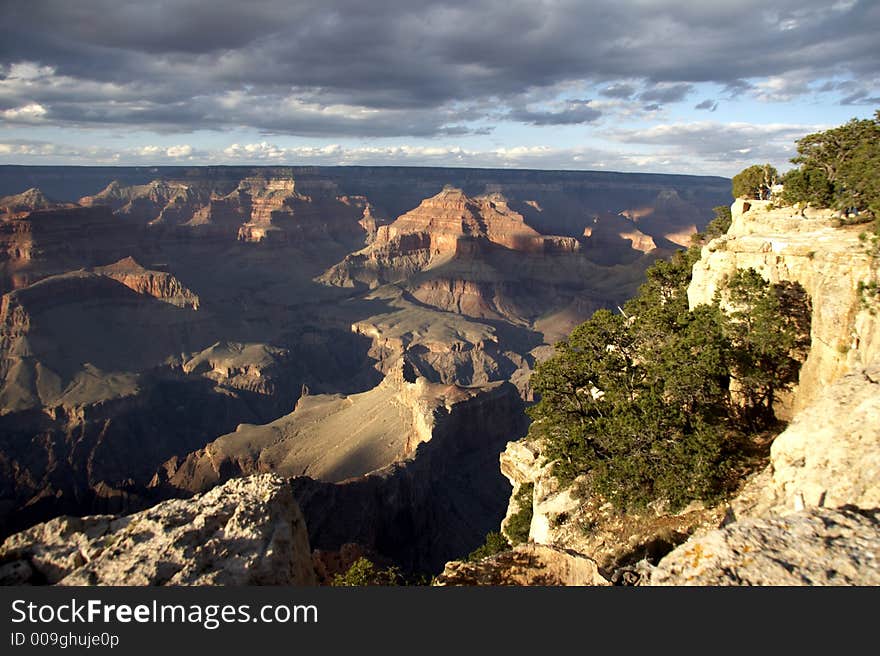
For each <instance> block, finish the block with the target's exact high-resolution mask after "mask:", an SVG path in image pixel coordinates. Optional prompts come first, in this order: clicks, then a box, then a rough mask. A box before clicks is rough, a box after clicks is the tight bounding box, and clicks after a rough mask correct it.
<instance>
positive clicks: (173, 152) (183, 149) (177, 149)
mask: <svg viewBox="0 0 880 656" xmlns="http://www.w3.org/2000/svg"><path fill="white" fill-rule="evenodd" d="M165 154H166V155H168V157H174V158H181V157H190V156H191V155H192V154H193V147H192V146H190V145H189V144H182V145H179V146H169V147H168V148H167V149H166V150H165Z"/></svg>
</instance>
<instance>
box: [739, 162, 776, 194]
mask: <svg viewBox="0 0 880 656" xmlns="http://www.w3.org/2000/svg"><path fill="white" fill-rule="evenodd" d="M778 178H779V173H778V172H777V171H776V169H775V168H773V167H772V166H770V164H754V165H752V166H750V167H748V168H746V169H743V170H742V171H740V172H739V173H737V174H736V175H735V176H733V188H732V193H733V197H734V198H749V199H758V200H767V199H768V198H770V190H771V189H772V188H773V185H775V184H776V182H777V180H778Z"/></svg>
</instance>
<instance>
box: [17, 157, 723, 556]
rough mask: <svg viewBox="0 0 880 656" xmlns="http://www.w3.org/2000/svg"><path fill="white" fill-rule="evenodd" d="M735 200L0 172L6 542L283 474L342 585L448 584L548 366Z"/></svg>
mask: <svg viewBox="0 0 880 656" xmlns="http://www.w3.org/2000/svg"><path fill="white" fill-rule="evenodd" d="M728 189H729V183H728V182H727V181H726V180H724V179H721V178H704V177H692V176H664V175H643V174H616V173H604V172H603V173H599V172H543V171H500V170H480V169H407V168H396V167H388V168H370V167H328V168H314V167H283V168H282V167H276V168H259V167H243V168H233V167H214V168H212V167H197V168H183V167H177V168H149V169H147V168H99V167H82V168H80V167H77V168H75V169H74V168H69V169H68V168H64V167H5V166H4V167H0V193H2V194H6V195H5V196H4V197H3V198H0V293H2V302H0V473H2V477H0V536H6V535H10V534H12V533H14V532H16V531H21V530H23V529H28V528H29V527H31V526H33V525H34V524H36V523H38V522H42V521H46V520H50V519H52V518H54V517H58V516H73V517H78V516H82V515H94V514H95V513H100V514H102V516H104V515H107V514H108V513H112V514H115V515H128V514H130V513H135V512H144V510H143V509H145V508H149V507H152V506H155V504H157V503H164V502H166V500H168V499H172V498H189V497H192V496H193V495H201V494H206V493H210V491H211V490H213V489H219V488H217V486H224V485H227V484H232V483H233V482H234V481H236V480H242V481H244V480H249V478H248V477H251V476H253V475H267V474H274V475H280V476H282V477H285V478H288V479H290V481H291V483H290V485H291V489H292V490H293V493H294V497H295V499H296V502H297V504H298V506H299V507H300V508H301V509H302V512H303V514H304V516H305V525H306V526H307V527H308V540H309V543H310V544H311V548H312V549H314V550H316V553H318V552H320V553H322V554H324V556H323V557H324V559H325V560H326V561H327V562H329V561H330V560H334V559H335V560H336V561H340V558H339V557H338V554H343V553H355V552H358V553H370V554H373V555H374V556H376V557H377V558H379V559H386V560H387V561H389V562H394V563H396V564H398V565H399V566H401V567H403V568H404V569H405V570H406V571H409V572H438V571H440V570H441V569H442V567H443V565H444V563H445V562H446V561H448V560H450V559H452V558H455V557H458V556H461V555H463V554H466V553H468V552H469V551H470V550H472V549H473V548H475V547H476V546H478V545H479V544H480V543H481V542H482V541H483V539H484V538H485V535H486V533H487V532H489V531H491V530H493V529H495V528H497V526H498V524H499V522H500V521H501V520H502V519H503V517H504V513H505V508H506V507H507V503H508V497H509V496H510V484H509V483H508V481H507V479H505V477H504V476H503V475H502V473H501V472H500V471H499V469H498V465H497V463H498V457H499V454H500V453H501V452H502V451H503V450H504V446H505V444H506V443H507V442H509V441H510V440H513V439H517V438H519V437H521V436H523V435H524V434H525V431H526V427H527V422H528V420H527V417H526V415H525V414H524V408H525V407H526V405H527V404H528V403H529V402H530V401H531V400H532V393H531V390H530V389H529V385H528V378H529V374H530V372H531V370H532V368H533V367H534V365H535V363H536V362H537V361H539V360H540V359H541V358H543V357H545V356H546V355H547V354H548V353H550V352H551V351H552V345H553V343H554V342H555V341H557V340H558V339H561V338H563V337H564V336H565V335H566V334H567V333H568V332H569V331H570V330H571V328H573V327H574V326H575V325H577V324H578V323H580V322H581V321H583V320H584V319H585V318H587V317H588V316H590V314H592V312H593V311H595V310H596V309H598V308H614V307H615V306H617V305H618V304H620V303H622V302H623V301H624V300H625V299H627V298H628V297H630V296H632V294H633V293H634V291H635V289H636V288H637V286H638V285H639V284H640V283H641V281H642V280H643V277H644V271H645V269H646V268H647V267H648V266H649V265H650V264H651V263H652V262H653V261H654V260H656V259H657V258H658V257H664V256H668V255H669V254H670V253H672V252H673V251H674V250H675V249H677V248H679V246H680V244H682V243H686V241H687V239H688V238H689V235H690V234H691V233H693V232H694V231H696V230H698V229H701V228H703V227H704V226H705V224H706V222H707V221H708V219H709V218H711V215H712V208H713V207H714V206H716V205H719V204H722V203H725V202H726V197H727V195H728V193H729V191H728ZM58 199H60V200H58ZM157 507H158V506H157ZM70 521H73V520H70ZM83 530H87V531H88V530H91V529H83ZM334 554H337V555H336V556H334ZM344 560H345V559H344V558H343V559H342V560H341V561H340V562H339V563H337V565H336V566H337V567H344V566H345V562H343V561H344Z"/></svg>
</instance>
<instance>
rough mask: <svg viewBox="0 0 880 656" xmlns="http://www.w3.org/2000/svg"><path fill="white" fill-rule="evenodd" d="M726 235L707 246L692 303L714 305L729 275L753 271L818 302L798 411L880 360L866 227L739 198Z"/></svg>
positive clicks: (874, 267)
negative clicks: (867, 289)
mask: <svg viewBox="0 0 880 656" xmlns="http://www.w3.org/2000/svg"><path fill="white" fill-rule="evenodd" d="M732 213H733V221H732V224H731V226H730V229H729V230H728V232H727V234H726V235H722V236H721V237H719V238H718V239H714V240H713V241H711V242H709V243H708V244H707V245H706V246H704V247H703V253H702V257H701V258H700V260H699V261H698V262H697V263H696V264H695V265H694V269H693V280H692V282H691V285H690V287H689V288H688V300H689V302H690V305H691V307H693V306H695V305H698V304H700V303H710V302H711V301H712V298H713V296H714V294H715V292H716V290H717V289H719V288H720V287H721V286H722V283H723V281H724V279H725V277H726V276H729V275H731V274H732V273H734V272H735V271H736V270H737V269H748V268H753V269H755V270H756V271H758V273H760V274H761V275H762V276H763V277H764V278H765V279H766V280H769V281H770V282H774V283H775V282H779V281H783V280H785V281H791V282H798V283H800V284H801V285H802V286H803V288H804V289H805V290H806V292H807V294H809V296H810V299H811V302H812V306H813V315H812V324H811V345H810V353H809V357H808V358H807V360H806V362H805V363H804V365H803V367H801V372H800V382H799V384H798V391H797V394H796V396H795V399H794V404H793V409H794V411H795V412H797V411H798V410H801V409H803V408H805V407H806V406H808V405H809V404H811V403H812V402H814V401H815V400H817V399H818V398H820V396H821V395H822V393H823V392H824V390H825V388H826V387H827V386H828V385H829V384H830V383H832V382H834V381H835V380H837V379H838V378H839V377H840V376H842V375H843V374H844V373H846V372H847V371H849V370H850V369H852V368H853V367H854V366H858V365H865V364H868V363H870V362H873V361H874V360H875V359H877V358H878V357H880V317H878V316H877V315H876V314H872V313H871V312H870V311H869V308H868V307H866V306H865V304H864V303H863V302H862V295H861V291H860V285H859V284H860V283H870V282H871V281H876V280H877V277H878V262H877V258H876V257H874V256H873V255H872V254H871V253H870V248H869V245H868V244H867V243H866V242H864V241H862V240H860V239H859V235H860V234H861V233H862V232H864V229H863V227H859V226H849V227H837V226H836V225H835V219H834V215H833V213H832V212H831V211H830V210H806V211H805V213H804V215H802V214H801V213H800V212H798V211H797V210H795V209H794V208H791V207H787V208H781V209H772V207H771V205H770V201H742V200H740V201H737V202H736V203H734V204H733V207H732Z"/></svg>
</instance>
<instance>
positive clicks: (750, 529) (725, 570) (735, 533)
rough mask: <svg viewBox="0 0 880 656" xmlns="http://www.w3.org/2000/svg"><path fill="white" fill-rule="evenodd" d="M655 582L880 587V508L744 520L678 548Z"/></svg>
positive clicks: (814, 511)
mask: <svg viewBox="0 0 880 656" xmlns="http://www.w3.org/2000/svg"><path fill="white" fill-rule="evenodd" d="M651 585H785V586H789V585H880V512H878V511H877V510H874V511H858V510H854V509H848V508H846V509H844V508H841V509H832V508H810V509H808V510H803V511H800V512H796V513H792V514H789V515H785V516H772V515H771V516H767V517H761V518H748V519H743V520H740V521H738V522H736V523H734V524H731V525H730V526H727V527H725V528H721V529H718V530H715V531H711V532H709V533H706V534H704V535H700V536H696V537H694V538H692V539H690V540H688V541H687V542H686V543H684V544H683V545H681V546H680V547H678V548H677V549H675V550H674V551H673V552H672V553H670V554H669V555H668V556H666V557H665V558H664V559H663V560H661V561H660V563H659V565H658V566H657V567H656V569H654V571H653V573H652V575H651Z"/></svg>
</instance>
